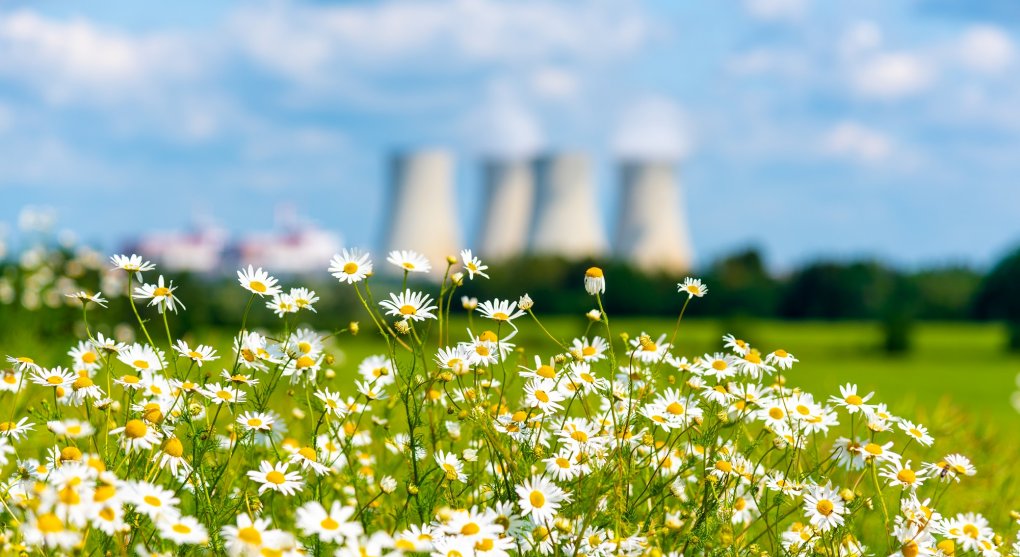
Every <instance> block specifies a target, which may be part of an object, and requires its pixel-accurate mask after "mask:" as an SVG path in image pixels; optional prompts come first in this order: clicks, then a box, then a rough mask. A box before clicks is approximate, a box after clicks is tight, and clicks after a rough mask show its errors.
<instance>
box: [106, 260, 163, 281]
mask: <svg viewBox="0 0 1020 557" xmlns="http://www.w3.org/2000/svg"><path fill="white" fill-rule="evenodd" d="M110 262H111V263H113V266H114V268H115V269H121V270H122V271H127V272H128V273H135V276H136V277H138V280H139V281H140V280H142V273H143V272H144V271H151V270H153V269H155V268H156V266H155V265H153V264H152V263H150V262H148V261H146V260H144V259H142V256H141V255H137V254H131V255H114V256H113V257H111V258H110Z"/></svg>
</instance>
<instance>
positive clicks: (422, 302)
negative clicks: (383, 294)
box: [379, 289, 437, 321]
mask: <svg viewBox="0 0 1020 557" xmlns="http://www.w3.org/2000/svg"><path fill="white" fill-rule="evenodd" d="M430 304H432V298H431V297H430V296H429V295H427V294H424V293H421V292H412V291H411V289H407V290H405V291H403V292H401V293H400V294H392V293H391V294H390V299H389V300H383V301H381V302H379V305H380V306H382V307H383V308H385V309H387V310H389V311H387V312H386V315H392V316H395V317H400V318H403V319H412V320H414V321H424V320H426V319H435V318H436V316H435V314H433V313H432V310H434V309H437V306H433V305H430Z"/></svg>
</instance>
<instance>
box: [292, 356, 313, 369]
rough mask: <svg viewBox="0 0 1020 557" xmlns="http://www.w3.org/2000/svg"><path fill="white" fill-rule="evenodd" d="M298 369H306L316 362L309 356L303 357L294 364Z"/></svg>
mask: <svg viewBox="0 0 1020 557" xmlns="http://www.w3.org/2000/svg"><path fill="white" fill-rule="evenodd" d="M294 365H295V366H297V368H298V369H305V368H309V367H312V366H314V365H315V360H313V359H312V358H310V357H308V356H301V357H300V358H298V359H297V363H296V364H294Z"/></svg>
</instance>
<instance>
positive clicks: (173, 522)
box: [158, 516, 209, 545]
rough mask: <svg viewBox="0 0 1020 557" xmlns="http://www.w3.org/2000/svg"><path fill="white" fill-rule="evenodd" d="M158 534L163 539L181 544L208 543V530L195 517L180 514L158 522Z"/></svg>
mask: <svg viewBox="0 0 1020 557" xmlns="http://www.w3.org/2000/svg"><path fill="white" fill-rule="evenodd" d="M158 526H159V535H160V537H161V538H163V539H164V540H170V541H171V542H173V543H175V544H178V545H181V544H189V545H205V544H207V543H209V532H208V531H207V530H206V529H205V526H204V525H202V523H201V522H199V521H198V520H197V519H196V518H194V517H191V516H181V517H178V518H176V519H165V520H161V521H159V523H158Z"/></svg>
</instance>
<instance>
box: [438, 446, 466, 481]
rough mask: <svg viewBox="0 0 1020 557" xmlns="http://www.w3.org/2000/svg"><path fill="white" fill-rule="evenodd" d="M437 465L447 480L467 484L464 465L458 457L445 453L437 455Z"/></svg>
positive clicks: (441, 452) (440, 452)
mask: <svg viewBox="0 0 1020 557" xmlns="http://www.w3.org/2000/svg"><path fill="white" fill-rule="evenodd" d="M435 459H436V464H438V465H439V468H440V469H441V470H442V471H443V473H444V474H446V479H447V480H449V481H451V482H453V481H458V482H461V483H467V474H465V473H464V463H463V462H461V461H460V459H458V458H457V455H455V454H453V453H448V452H445V451H439V452H437V453H436V454H435Z"/></svg>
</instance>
